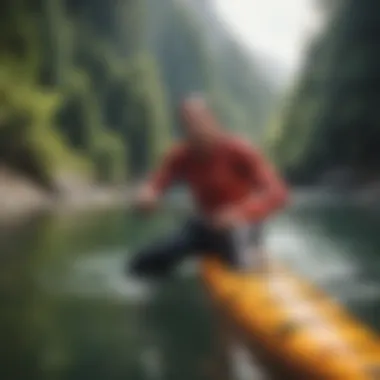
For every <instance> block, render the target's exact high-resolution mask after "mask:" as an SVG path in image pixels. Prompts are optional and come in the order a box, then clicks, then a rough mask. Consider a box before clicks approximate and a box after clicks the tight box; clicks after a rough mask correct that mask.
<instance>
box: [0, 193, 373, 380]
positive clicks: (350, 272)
mask: <svg viewBox="0 0 380 380" xmlns="http://www.w3.org/2000/svg"><path fill="white" fill-rule="evenodd" d="M182 218H184V215H183V214H182V213H181V214H180V215H179V213H178V212H176V213H174V212H173V211H167V212H166V213H164V212H162V213H160V214H158V215H156V216H155V217H153V218H151V219H149V220H142V219H139V218H138V217H136V216H135V215H133V214H131V213H129V212H127V211H125V210H120V209H109V210H103V211H98V212H86V213H82V214H80V215H72V214H68V213H66V214H64V213H61V214H59V215H38V216H34V217H33V218H30V219H29V220H27V221H25V222H24V223H22V224H21V225H20V226H18V227H17V228H16V227H12V228H3V229H2V230H1V235H0V250H1V255H0V259H1V265H0V307H1V313H0V341H1V345H0V350H1V355H0V378H1V379H2V380H3V379H4V380H8V379H9V380H19V379H20V380H21V379H22V380H26V379H39V380H40V379H41V380H45V379H46V380H86V379H89V380H118V379H123V380H126V379H128V380H151V379H152V380H208V379H212V375H211V373H212V372H213V371H214V370H217V369H215V363H214V362H213V360H212V359H211V358H212V357H213V353H214V351H215V346H216V345H217V340H216V337H215V330H214V323H213V319H212V316H211V313H210V310H209V307H208V303H207V299H206V298H205V295H204V293H203V292H202V288H201V284H200V282H199V280H198V278H197V276H196V270H194V269H195V268H196V263H191V262H189V263H185V264H184V265H183V267H181V268H180V269H179V271H178V273H177V275H176V276H175V277H173V278H170V279H168V280H166V281H164V282H162V283H160V284H150V283H138V282H136V281H135V280H133V279H131V278H129V277H128V276H126V275H125V274H124V267H125V264H126V262H127V259H128V257H129V255H130V252H132V251H133V250H134V249H135V248H136V247H138V246H139V245H141V244H144V243H145V242H146V241H148V240H149V239H154V238H155V237H157V236H159V235H160V234H162V233H164V232H166V231H168V230H170V229H172V228H175V227H176V226H177V225H178V224H179V223H180V221H181V219H182ZM379 226H380V212H379V210H375V209H373V208H371V207H367V206H366V207H365V206H360V205H355V204H353V203H352V202H348V201H344V200H342V199H339V198H331V197H330V198H326V197H322V196H318V195H317V196H311V195H310V196H307V195H306V196H303V197H302V196H300V197H296V201H295V202H294V205H293V206H292V207H289V209H288V210H287V211H286V212H284V213H283V214H282V215H280V216H278V217H276V218H275V219H273V220H272V221H271V222H270V223H269V224H268V226H267V234H266V244H267V246H268V250H269V251H270V252H271V254H272V255H273V256H275V257H279V258H281V259H282V260H284V261H286V262H288V263H289V264H290V265H292V266H293V268H295V270H297V271H298V272H299V273H302V274H303V275H306V276H307V277H308V278H309V279H310V280H311V281H313V282H315V283H317V284H318V285H319V286H321V287H323V288H324V289H326V290H327V291H328V292H329V293H330V294H331V296H333V297H335V298H336V299H338V300H339V301H341V302H342V303H343V304H344V305H345V306H346V307H347V308H348V309H349V310H350V311H351V312H352V313H354V314H355V315H356V316H357V317H358V318H360V319H361V320H362V321H363V322H364V323H367V324H369V325H370V326H371V327H372V328H373V329H375V330H377V331H379V330H380V326H379V322H378V321H379V320H380V318H379V317H380V233H379ZM219 379H221V377H219Z"/></svg>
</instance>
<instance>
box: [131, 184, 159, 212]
mask: <svg viewBox="0 0 380 380" xmlns="http://www.w3.org/2000/svg"><path fill="white" fill-rule="evenodd" d="M134 203H135V206H136V208H137V209H138V210H141V211H144V212H145V211H153V210H154V209H155V208H156V206H157V203H158V196H157V194H156V192H155V191H154V190H153V189H152V188H151V187H150V186H142V187H141V188H140V189H139V190H138V192H137V196H136V200H135V202H134Z"/></svg>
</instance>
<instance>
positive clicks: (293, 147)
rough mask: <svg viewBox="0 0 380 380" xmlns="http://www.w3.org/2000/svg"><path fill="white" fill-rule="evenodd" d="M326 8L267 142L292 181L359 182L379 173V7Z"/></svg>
mask: <svg viewBox="0 0 380 380" xmlns="http://www.w3.org/2000/svg"><path fill="white" fill-rule="evenodd" d="M330 3H331V4H327V3H326V4H324V6H325V11H326V12H328V20H329V21H328V23H327V27H326V29H325V30H324V31H323V33H322V34H321V35H320V36H318V38H317V39H316V40H315V41H314V42H313V44H312V46H311V47H310V51H309V54H308V61H307V63H306V65H305V68H304V72H303V74H302V76H301V78H300V80H299V82H298V83H297V86H296V88H294V89H293V93H292V94H291V95H290V96H289V98H288V99H287V105H286V107H285V109H284V119H283V120H284V121H283V122H281V121H280V122H278V123H275V124H276V125H275V126H274V128H272V130H271V136H270V138H269V140H270V141H269V144H270V147H271V150H272V153H273V155H274V156H275V158H276V160H277V162H278V163H279V164H281V165H282V167H283V169H284V170H285V171H286V172H287V173H288V175H289V177H290V178H292V179H293V180H295V181H297V182H303V183H312V182H314V181H316V180H318V178H320V177H321V176H322V175H323V174H324V173H326V172H329V171H336V170H337V171H341V172H343V171H347V170H348V171H351V173H352V174H351V175H352V176H353V177H355V178H354V180H357V181H361V180H365V179H370V178H371V177H373V176H376V172H378V170H379V168H380V155H379V153H378V147H379V144H380V119H379V112H378V107H377V102H378V96H379V93H380V82H379V75H378V70H379V67H380V66H379V64H380V50H379V49H378V46H379V42H380V27H379V25H380V13H379V11H380V4H379V2H377V1H375V0H366V1H354V0H341V1H334V2H330Z"/></svg>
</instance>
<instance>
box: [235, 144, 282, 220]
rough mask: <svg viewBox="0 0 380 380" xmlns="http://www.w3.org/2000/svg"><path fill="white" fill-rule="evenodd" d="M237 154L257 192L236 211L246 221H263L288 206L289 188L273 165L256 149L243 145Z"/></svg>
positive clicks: (238, 206)
mask: <svg viewBox="0 0 380 380" xmlns="http://www.w3.org/2000/svg"><path fill="white" fill-rule="evenodd" d="M237 154H238V159H239V160H240V161H241V163H242V164H243V165H244V166H245V167H246V168H247V174H248V175H249V176H250V177H251V178H252V182H254V184H255V187H257V190H256V189H255V191H254V192H252V194H251V195H250V196H249V197H248V198H247V199H244V200H243V201H242V202H240V203H239V204H238V205H237V206H236V211H237V212H238V214H239V215H240V216H241V217H242V218H243V219H244V220H248V221H252V222H256V221H261V220H263V219H265V218H266V217H267V216H269V215H270V214H272V213H273V212H275V211H277V210H279V209H280V208H282V207H284V206H285V205H286V203H287V200H288V190H287V186H286V185H285V183H284V181H283V180H282V179H281V178H280V176H279V175H278V174H277V173H276V171H275V170H274V168H273V167H272V165H271V164H270V163H269V162H268V161H267V160H266V159H265V158H264V156H263V155H262V154H261V153H260V152H259V151H257V150H256V149H254V148H252V147H250V146H248V145H247V146H246V145H242V146H240V147H239V150H238V152H237Z"/></svg>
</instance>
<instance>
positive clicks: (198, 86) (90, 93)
mask: <svg viewBox="0 0 380 380" xmlns="http://www.w3.org/2000/svg"><path fill="white" fill-rule="evenodd" d="M210 4H211V2H209V1H202V2H199V0H198V1H195V0H194V1H190V0H188V1H186V2H184V1H180V0H161V1H160V2H158V1H155V0H128V1H127V0H123V1H114V2H110V1H106V0H33V1H31V0H4V1H3V2H2V4H1V6H0V19H1V25H0V28H1V36H0V43H1V51H0V95H1V100H0V111H1V112H0V160H1V162H0V164H1V163H3V164H4V163H5V164H6V165H7V166H11V167H12V168H15V169H17V170H19V171H21V172H24V173H26V174H27V175H29V176H30V177H31V178H32V179H34V180H36V181H37V182H38V183H40V184H42V185H44V186H45V187H49V188H52V187H54V184H56V183H57V181H58V180H59V179H60V178H61V177H64V176H65V175H66V174H72V173H76V175H77V176H79V177H80V178H82V179H87V180H95V181H97V182H101V183H121V182H123V181H125V180H126V179H128V178H133V177H135V176H136V175H139V174H140V173H143V172H145V171H146V170H147V168H149V167H151V165H153V164H154V163H155V162H156V159H157V157H158V156H159V155H160V154H161V153H162V151H163V149H164V148H165V146H166V145H167V144H168V142H169V141H170V139H171V137H172V136H173V133H174V132H176V131H178V120H177V117H176V112H175V108H176V106H177V103H178V102H179V100H180V99H181V97H183V96H184V95H185V94H186V93H188V92H192V91H204V92H205V93H206V94H207V95H208V96H209V97H210V99H211V102H212V104H213V105H214V106H215V109H216V110H218V111H219V113H220V115H221V117H222V118H223V120H224V121H226V122H228V125H229V126H230V127H231V128H233V129H236V130H239V131H243V132H245V133H248V134H250V135H252V136H256V137H257V136H258V132H259V130H260V128H262V126H263V125H264V123H265V119H266V117H267V116H268V107H264V105H265V106H266V105H268V104H270V103H271V102H272V101H273V100H274V95H273V93H272V90H271V89H270V88H269V87H270V85H269V84H268V83H267V82H266V81H265V79H262V78H261V73H260V72H259V71H258V70H256V69H255V66H254V62H253V59H252V57H249V56H248V55H246V54H245V52H244V50H243V49H242V48H241V47H239V46H238V44H237V43H236V42H235V41H234V40H232V39H231V37H230V36H229V35H228V33H226V32H225V31H224V30H223V29H222V28H220V27H219V29H218V24H217V23H215V22H214V24H212V23H208V24H207V23H206V22H205V19H204V18H203V16H204V15H205V13H204V12H199V6H203V7H204V9H206V10H207V12H209V13H210V15H209V16H211V17H212V18H214V15H212V14H211V12H212V7H211V5H210ZM194 6H195V8H194ZM194 10H195V11H194ZM206 24H207V25H206ZM206 26H207V27H206ZM222 30H223V33H222V32H221V31H222ZM216 39H218V41H219V42H218V46H216V45H215V44H214V42H215V40H216Z"/></svg>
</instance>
